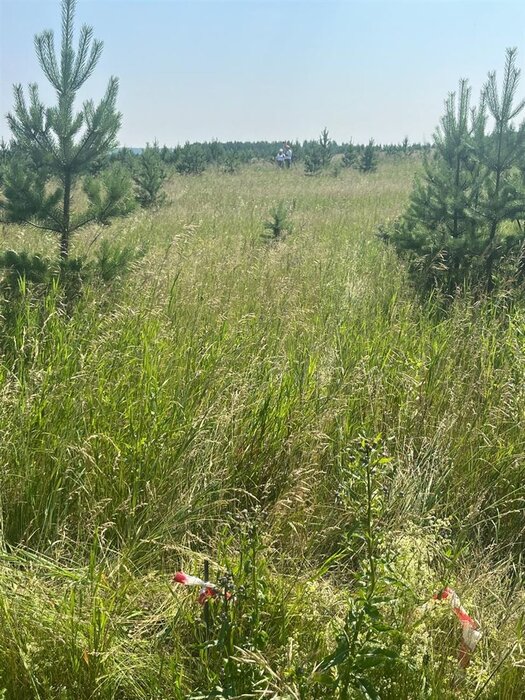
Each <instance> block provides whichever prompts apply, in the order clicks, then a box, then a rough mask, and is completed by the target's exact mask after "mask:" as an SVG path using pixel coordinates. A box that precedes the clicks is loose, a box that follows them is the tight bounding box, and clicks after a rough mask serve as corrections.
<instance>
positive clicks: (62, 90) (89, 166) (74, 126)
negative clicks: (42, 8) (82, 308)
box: [0, 0, 130, 259]
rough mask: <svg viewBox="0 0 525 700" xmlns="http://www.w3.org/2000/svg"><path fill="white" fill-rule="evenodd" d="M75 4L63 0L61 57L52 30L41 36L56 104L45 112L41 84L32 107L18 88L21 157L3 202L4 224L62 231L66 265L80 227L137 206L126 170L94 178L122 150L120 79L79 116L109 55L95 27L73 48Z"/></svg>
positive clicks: (40, 50)
mask: <svg viewBox="0 0 525 700" xmlns="http://www.w3.org/2000/svg"><path fill="white" fill-rule="evenodd" d="M75 5H76V0H62V45H61V49H60V54H57V53H56V52H55V46H54V35H53V32H52V31H49V30H48V31H44V32H43V33H42V34H40V35H37V36H36V37H35V49H36V54H37V57H38V60H39V63H40V65H41V67H42V70H43V72H44V75H45V76H46V78H47V79H48V80H49V82H50V83H51V85H52V86H53V88H54V89H55V91H56V95H57V104H56V106H54V107H50V108H46V107H45V106H44V104H43V103H42V102H41V100H40V97H39V93H38V86H37V85H36V84H31V85H30V86H29V104H27V102H26V99H25V96H24V91H23V89H22V86H21V85H15V86H14V111H13V113H12V114H9V115H8V116H7V119H8V123H9V126H10V128H11V131H12V132H13V135H14V138H15V143H16V149H17V152H18V153H19V154H20V158H19V159H17V162H16V163H13V167H11V168H10V170H9V172H8V173H7V174H6V176H5V181H4V196H3V199H2V201H1V203H0V206H1V208H2V210H3V218H4V219H5V220H7V221H11V222H21V223H27V224H31V225H33V226H35V227H36V228H40V229H43V230H47V231H53V232H55V233H56V234H57V235H58V237H59V240H60V255H61V257H62V259H65V258H67V257H68V255H69V248H70V240H71V235H72V234H73V233H74V232H75V231H77V230H78V229H79V228H80V227H81V226H84V225H85V224H87V223H88V222H91V221H100V222H103V223H106V222H108V221H109V219H110V218H111V217H112V216H115V215H118V214H121V213H124V212H125V211H127V210H128V209H129V208H130V197H129V195H130V180H129V177H128V176H127V175H126V174H125V173H124V172H123V171H122V170H121V169H119V168H118V167H115V168H111V169H109V170H106V171H105V172H104V173H103V175H102V176H101V177H99V178H96V179H94V178H92V177H89V176H90V175H92V174H93V173H94V172H98V171H99V170H100V169H101V168H102V166H103V165H104V164H105V162H106V159H107V157H108V155H109V153H110V152H111V150H112V149H114V148H115V146H116V135H117V132H118V130H119V128H120V123H121V115H120V113H118V112H117V111H116V110H115V102H116V98H117V90H118V81H117V79H116V78H114V77H112V78H111V79H110V81H109V84H108V87H107V90H106V94H105V95H104V97H103V98H102V100H101V101H100V103H99V104H98V105H97V106H95V104H94V103H93V101H92V100H87V101H86V102H84V104H83V106H82V108H81V109H80V111H78V112H75V110H74V103H75V97H76V95H77V92H78V90H79V89H80V88H81V87H82V85H84V83H85V82H86V80H87V79H88V78H89V77H90V75H91V74H92V73H93V71H94V69H95V66H96V65H97V62H98V60H99V58H100V55H101V53H102V42H101V41H97V40H95V39H93V29H92V27H88V26H86V25H84V26H82V28H81V30H80V36H79V42H78V47H77V49H76V50H75V49H74V47H73V24H74V14H75ZM86 176H87V177H86ZM80 182H82V183H83V184H84V189H85V192H86V195H87V199H88V206H87V208H86V209H85V210H84V211H82V212H74V211H73V196H74V192H75V187H76V186H77V185H78V184H79V183H80Z"/></svg>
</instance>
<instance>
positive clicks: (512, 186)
mask: <svg viewBox="0 0 525 700" xmlns="http://www.w3.org/2000/svg"><path fill="white" fill-rule="evenodd" d="M515 64H516V49H507V56H506V61H505V71H504V75H503V84H502V86H501V94H498V84H497V81H496V73H495V72H491V73H489V75H488V80H487V82H486V83H485V86H484V95H485V101H486V104H487V107H488V110H489V112H490V114H491V116H492V118H493V124H494V127H493V129H492V132H491V133H490V134H489V135H488V137H487V138H486V142H485V147H484V149H483V151H482V152H481V153H480V154H479V158H480V161H481V163H482V165H483V168H484V172H485V178H484V191H483V197H482V198H481V200H480V203H479V214H480V218H481V219H482V220H483V221H484V223H485V224H486V227H487V231H488V240H487V244H486V248H485V280H486V285H487V291H489V292H490V291H492V289H493V288H494V274H495V266H496V265H497V263H498V262H499V261H500V259H501V258H502V257H504V256H506V255H508V254H509V252H510V251H511V250H512V249H517V248H518V246H519V245H521V243H522V242H523V235H517V236H510V237H509V236H506V235H501V224H502V223H503V222H504V221H506V220H515V219H519V218H522V217H523V216H524V215H525V190H524V188H523V182H522V179H521V177H519V174H518V170H519V168H520V166H521V167H523V162H524V160H525V122H522V123H521V124H520V125H519V127H516V126H515V125H514V120H515V119H516V117H518V115H519V114H520V113H521V112H522V111H523V109H524V108H525V100H520V101H519V102H518V103H516V90H517V88H518V83H519V78H520V73H521V71H520V70H519V69H518V68H516V65H515ZM521 234H523V232H521Z"/></svg>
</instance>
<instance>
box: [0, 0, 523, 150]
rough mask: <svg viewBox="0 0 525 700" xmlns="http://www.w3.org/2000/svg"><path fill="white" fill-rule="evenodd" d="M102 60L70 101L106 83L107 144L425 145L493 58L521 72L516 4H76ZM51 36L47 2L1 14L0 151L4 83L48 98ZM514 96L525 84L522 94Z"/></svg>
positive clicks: (368, 0) (442, 0)
mask: <svg viewBox="0 0 525 700" xmlns="http://www.w3.org/2000/svg"><path fill="white" fill-rule="evenodd" d="M81 24H88V25H91V26H93V29H94V36H95V37H96V38H97V39H101V40H103V42H104V51H103V54H102V57H101V59H100V61H99V63H98V65H97V68H96V69H95V72H94V73H93V75H92V76H91V78H90V79H89V80H88V81H87V83H86V84H85V86H84V87H83V88H82V91H81V93H80V94H79V103H78V104H79V105H80V104H81V100H82V99H86V98H93V99H94V100H95V101H98V100H99V99H100V98H101V97H102V95H103V93H104V91H105V88H106V85H107V81H108V79H109V77H110V76H111V75H115V76H117V77H118V78H119V97H118V109H119V110H120V111H121V112H122V115H123V121H122V128H121V131H120V133H119V140H120V143H121V144H122V145H125V146H130V147H131V146H135V147H140V146H143V145H144V144H145V143H146V142H153V141H154V140H157V141H158V142H159V144H161V145H163V144H166V145H167V146H170V147H172V146H175V145H177V144H178V143H181V144H182V143H185V142H186V141H190V142H193V141H210V140H212V139H218V140H219V141H230V140H240V141H243V140H247V141H252V140H253V141H255V140H268V141H274V140H275V141H285V140H287V141H290V140H296V139H298V140H299V141H302V140H303V139H311V138H316V137H318V135H319V133H320V132H321V130H322V129H323V128H324V127H327V128H328V131H329V133H330V136H331V137H332V138H333V139H335V140H337V141H338V142H347V141H350V140H352V141H353V142H354V143H364V142H367V141H368V140H369V139H370V138H374V139H375V141H376V142H377V143H400V142H401V141H402V140H403V139H404V137H405V136H407V137H408V138H409V140H410V142H428V141H431V139H432V134H433V132H434V130H435V127H436V126H437V125H438V122H439V118H440V116H441V115H442V113H443V102H444V100H445V98H446V96H447V94H448V93H449V92H450V91H453V90H455V89H456V88H457V85H458V81H459V79H460V78H468V79H469V80H470V82H471V84H472V88H473V96H475V100H476V101H477V99H478V95H479V91H480V89H481V87H482V85H483V83H484V81H485V80H486V76H487V73H488V72H489V71H491V70H496V72H497V74H498V75H501V73H502V70H503V65H504V59H505V49H506V47H511V46H516V47H517V48H518V65H519V67H520V68H521V69H522V70H523V69H524V68H525V2H523V1H522V0H520V1H515V0H500V1H499V2H497V1H496V2H494V1H489V0H477V1H473V0H471V1H470V2H465V1H464V0H389V1H384V0H322V1H318V0H280V1H277V0H237V1H235V0H191V1H189V0H78V1H77V10H76V29H77V30H78V29H79V28H80V25H81ZM45 29H53V30H54V31H55V44H56V46H59V45H60V2H59V0H0V138H2V137H3V138H5V139H6V140H7V139H8V138H9V137H10V132H9V128H8V126H7V122H6V119H5V115H6V114H7V113H8V112H9V111H10V110H11V109H12V104H13V100H12V86H13V84H14V83H22V84H23V85H27V84H28V83H31V82H36V83H38V84H39V87H40V90H41V96H42V97H43V98H44V101H45V103H46V104H48V105H52V104H53V103H54V100H55V97H54V95H53V92H52V90H51V88H50V87H49V85H48V83H47V80H46V78H45V77H44V75H43V73H42V71H41V68H40V66H39V64H38V61H37V58H36V55H35V51H34V47H33V38H34V36H35V34H38V33H40V32H41V31H43V30H45ZM521 96H522V97H523V96H525V76H524V77H523V82H522V83H521Z"/></svg>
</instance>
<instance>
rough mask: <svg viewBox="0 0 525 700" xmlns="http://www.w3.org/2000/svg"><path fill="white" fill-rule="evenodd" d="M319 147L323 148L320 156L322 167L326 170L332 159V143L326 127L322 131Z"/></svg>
mask: <svg viewBox="0 0 525 700" xmlns="http://www.w3.org/2000/svg"><path fill="white" fill-rule="evenodd" d="M319 145H320V146H321V150H320V154H321V161H322V167H323V168H326V167H327V166H328V164H329V163H330V160H331V158H332V141H331V139H330V135H329V133H328V129H327V128H326V126H325V128H324V129H323V130H322V131H321V135H320V136H319Z"/></svg>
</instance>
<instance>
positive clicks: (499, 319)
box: [0, 159, 525, 700]
mask: <svg viewBox="0 0 525 700" xmlns="http://www.w3.org/2000/svg"><path fill="white" fill-rule="evenodd" d="M417 167H418V164H417V163H416V162H413V161H411V160H410V159H407V160H392V161H388V160H387V161H383V162H382V163H381V164H380V167H379V170H378V171H377V172H376V173H373V174H370V175H363V174H361V173H357V172H354V171H343V173H342V174H341V175H340V176H339V177H337V178H335V177H331V176H320V177H311V178H309V177H305V176H304V175H303V174H302V173H301V172H300V171H299V169H295V170H292V171H290V172H288V171H285V172H278V171H277V170H275V169H273V168H269V167H264V166H260V167H250V168H248V169H244V170H242V171H241V172H239V173H238V174H233V175H226V174H219V173H215V172H206V173H205V174H204V175H203V176H202V177H199V178H191V177H187V178H184V177H179V176H175V177H173V178H172V179H171V181H170V184H169V188H168V189H169V192H168V195H169V200H170V204H169V205H168V206H166V207H164V208H162V209H161V210H160V211H158V212H156V213H136V214H134V215H133V216H132V217H130V218H128V219H125V220H123V221H121V222H118V223H116V224H114V225H113V226H112V227H111V228H109V229H107V230H106V229H105V230H103V231H101V230H98V229H90V230H87V231H85V232H84V233H82V234H80V235H79V236H78V238H77V239H75V244H74V251H73V254H86V255H88V256H92V255H93V254H94V250H95V249H96V247H97V246H98V245H100V242H101V240H103V239H104V238H110V239H113V240H116V241H118V242H119V244H121V245H129V246H132V247H133V246H134V247H137V248H138V247H141V246H143V245H145V246H146V247H147V251H148V252H147V254H146V256H145V257H144V258H142V259H140V260H138V261H136V262H135V263H134V264H133V271H132V273H131V274H130V275H129V276H128V277H126V278H125V280H123V281H122V283H121V284H119V285H116V286H113V287H108V286H104V285H100V286H95V285H93V286H90V287H88V288H86V289H85V290H84V295H83V297H82V299H81V301H80V302H79V303H78V304H77V305H76V306H75V308H74V309H73V310H71V309H68V310H67V312H66V311H65V310H64V308H63V306H62V305H61V303H60V294H59V291H57V290H55V291H54V292H52V293H50V294H49V295H48V296H47V298H45V299H44V300H42V299H41V298H38V297H37V296H35V294H33V292H32V290H31V289H29V290H27V292H26V293H25V294H23V295H21V297H20V299H19V300H18V301H17V304H18V306H17V308H16V309H13V307H12V306H10V307H9V309H8V307H7V306H6V304H4V306H3V309H4V316H5V321H4V324H3V327H0V341H1V348H2V349H1V353H2V354H1V355H0V525H1V539H0V697H2V694H1V693H2V689H4V695H5V698H6V699H7V698H8V699H9V700H11V698H12V699H13V700H19V699H20V700H24V699H25V698H28V699H29V698H42V699H43V698H46V699H47V698H49V699H54V698H61V699H66V698H67V699H70V698H71V700H73V699H74V700H76V699H77V698H101V699H103V700H106V699H107V700H109V699H110V698H111V699H113V698H114V699H124V698H126V699H127V698H144V699H146V698H147V699H150V698H159V699H160V698H181V699H182V698H199V697H202V698H211V697H217V698H218V697H225V698H226V697H228V698H235V697H239V698H241V697H242V698H263V697H265V698H286V699H288V698H291V699H295V698H298V699H305V698H312V699H313V698H340V699H341V700H342V699H343V698H354V697H355V698H359V697H366V693H368V694H369V696H370V697H373V696H374V695H373V693H374V692H375V693H376V694H377V697H380V698H392V700H393V699H394V698H455V697H465V698H501V699H503V698H504V699H511V698H512V699H514V698H516V699H518V698H521V697H523V695H524V694H525V678H524V673H523V667H524V657H523V638H522V634H523V633H522V621H523V605H524V601H525V592H524V588H523V583H522V562H521V553H522V551H523V545H524V543H525V537H524V534H525V533H524V525H525V521H524V519H523V512H524V510H523V508H524V496H525V493H524V490H525V488H524V486H523V484H524V470H525V467H524V460H523V454H524V435H525V411H524V406H525V396H524V390H523V386H524V381H523V380H524V353H525V309H524V308H523V307H522V306H519V305H516V304H515V305H514V306H510V305H509V304H506V303H505V302H504V300H495V301H493V302H491V303H488V302H483V303H481V302H476V303H474V302H471V301H470V300H469V299H468V298H466V297H465V298H463V299H459V300H458V302H457V303H456V304H455V305H454V307H453V308H452V310H451V311H450V312H449V313H448V314H447V315H444V314H443V313H440V312H439V310H438V309H437V308H436V305H435V304H434V305H432V304H428V305H426V306H422V305H421V304H420V303H419V302H418V301H417V299H416V297H415V296H414V295H412V293H411V291H410V289H409V288H408V286H407V282H406V278H405V275H404V271H403V270H402V269H401V268H400V266H399V263H398V262H397V260H396V259H395V258H394V256H393V254H392V253H391V251H389V250H388V249H386V248H384V247H383V246H382V244H381V243H380V242H379V241H378V240H377V239H376V238H375V237H374V231H375V228H376V227H377V226H378V225H379V224H380V223H382V222H384V221H385V220H386V219H389V218H392V217H395V216H396V215H397V214H399V213H400V212H401V211H402V210H403V207H404V206H405V203H406V200H407V196H408V193H409V191H410V187H411V182H412V177H413V174H414V172H415V170H416V169H417ZM279 202H283V203H284V205H285V206H290V207H292V206H293V213H292V214H291V223H292V225H293V231H292V233H291V234H289V235H287V236H286V237H284V238H283V239H282V240H280V241H279V242H278V243H276V244H273V245H268V244H267V243H265V242H264V240H263V237H262V234H263V232H264V222H265V221H267V220H268V218H269V216H270V214H271V211H272V209H274V208H275V207H276V206H277V205H278V204H279ZM4 233H5V235H4V244H3V245H4V247H5V248H14V249H16V250H21V249H27V250H29V251H31V252H38V253H41V254H45V255H51V254H52V252H53V250H54V248H55V245H56V244H55V241H54V240H53V239H52V238H46V237H45V236H42V235H36V234H35V233H34V232H31V231H29V230H24V229H19V228H16V227H10V228H9V229H6V231H5V232H4ZM93 241H95V242H93ZM10 303H11V302H10ZM7 310H9V313H7ZM8 321H9V323H8ZM0 323H1V321H0ZM378 434H380V435H381V436H382V438H381V441H380V443H379V444H380V451H381V454H383V452H384V453H385V455H387V456H388V463H386V462H385V465H386V464H388V468H387V467H386V466H385V468H384V469H380V470H378V472H377V473H375V476H374V482H373V483H368V481H367V475H366V474H367V472H366V469H365V467H364V466H363V465H365V466H366V460H365V461H364V462H363V461H362V459H363V458H362V457H359V455H360V454H361V453H360V452H359V450H360V448H359V444H360V443H359V441H358V442H356V440H358V438H360V437H362V438H364V442H365V444H367V445H370V444H372V442H371V441H373V439H374V438H375V437H376V436H377V435H378ZM359 465H361V466H359ZM367 503H368V505H369V506H370V507H369V508H367V507H365V506H366V504H367ZM206 559H208V560H210V562H211V576H212V578H213V579H215V580H217V579H218V578H220V577H221V576H223V575H224V573H225V572H227V571H230V572H232V574H233V581H234V586H235V590H236V596H235V597H234V599H233V600H232V601H231V602H229V603H224V602H220V601H213V602H212V603H210V604H209V608H210V612H209V614H207V615H208V616H207V618H206V617H205V616H204V615H203V612H202V610H201V608H200V607H199V606H198V605H197V603H196V600H195V599H196V594H194V592H192V591H189V590H186V589H183V588H182V587H177V586H175V587H174V586H173V585H172V584H171V583H170V579H171V575H172V573H173V572H174V571H176V570H177V569H179V568H183V569H184V570H187V571H188V572H190V573H194V574H197V575H202V571H203V564H204V560H206ZM371 571H373V572H374V575H373V576H372V578H373V579H374V583H373V584H371ZM447 584H448V585H451V586H453V587H454V588H455V589H456V590H457V591H458V593H459V594H460V596H461V598H462V601H463V602H464V605H465V607H466V608H467V609H468V611H469V612H470V613H471V614H472V615H474V616H475V617H476V618H477V619H478V620H479V621H480V623H481V625H482V628H483V631H484V637H483V639H482V641H481V643H480V645H479V646H478V649H477V650H476V652H475V654H474V657H473V661H472V664H471V665H470V667H469V668H468V669H467V671H466V672H462V671H461V670H460V669H459V668H458V664H457V660H456V648H457V646H458V643H459V629H458V625H457V622H456V620H455V618H454V617H453V615H452V614H451V612H450V610H449V609H448V608H446V607H445V606H439V605H437V606H436V609H435V610H433V611H432V612H429V613H428V614H427V613H425V614H423V615H422V614H421V612H420V611H421V607H420V606H421V605H422V604H423V603H425V602H426V601H427V600H429V599H430V598H431V597H432V595H433V594H434V593H436V592H437V591H438V590H439V589H440V588H441V587H443V586H444V585H447ZM378 620H379V621H380V622H381V624H379V622H378ZM343 629H346V630H347V635H348V634H349V635H350V636H352V634H354V633H355V640H354V642H355V643H354V646H353V647H352V653H349V652H348V653H343V654H342V656H341V658H340V660H339V661H338V663H337V664H336V665H334V666H333V667H330V668H328V666H329V665H330V664H328V663H327V662H326V660H327V659H329V658H331V655H332V654H333V653H334V651H336V649H338V648H342V647H341V644H342V643H343V642H342V641H341V637H340V636H339V637H338V635H340V634H341V632H342V630H343ZM349 630H350V632H349ZM356 630H357V631H356ZM338 639H339V641H338ZM372 642H373V644H372ZM343 646H344V644H343ZM382 647H385V648H386V647H388V649H392V650H394V651H395V654H396V655H397V656H395V655H394V654H393V655H392V656H391V657H390V656H384V657H383V656H381V654H380V653H379V652H377V649H379V648H382ZM370 649H372V650H374V649H375V650H376V651H370ZM394 656H395V658H394ZM323 660H325V664H324V665H323ZM359 679H361V681H362V683H363V684H362V686H361V687H360V686H359V683H360V682H361V681H359ZM217 688H222V690H217Z"/></svg>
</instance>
